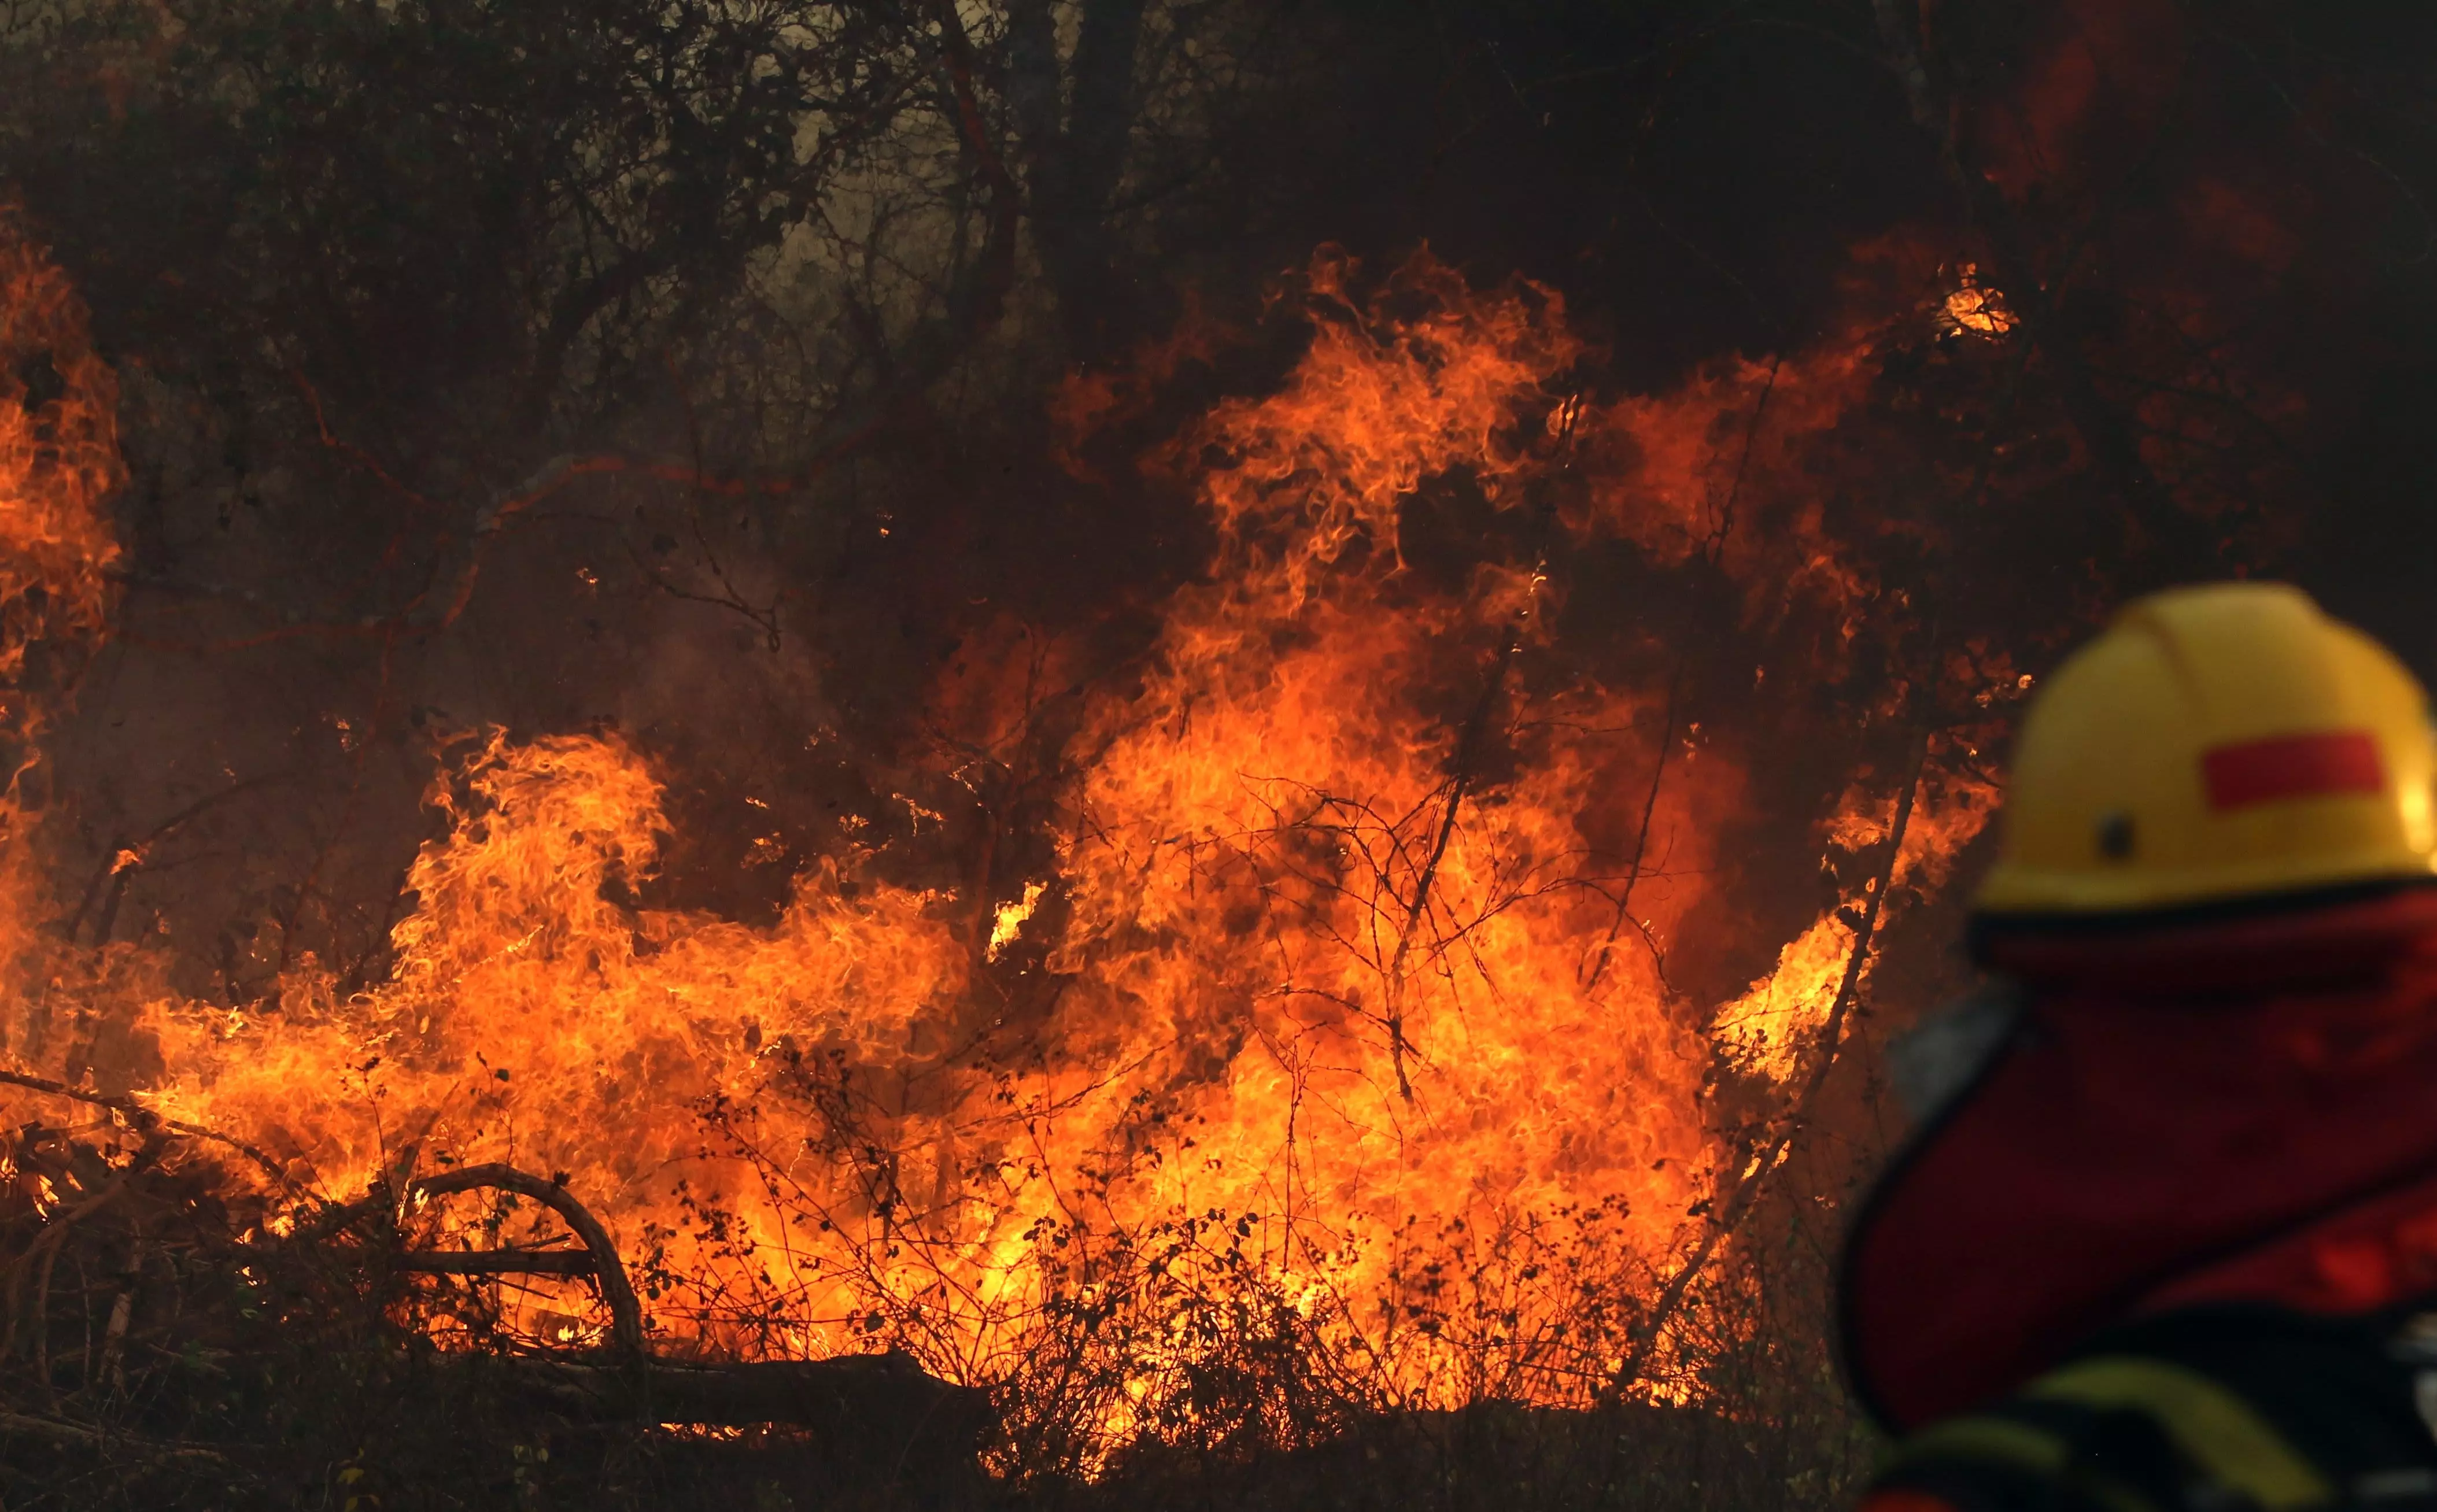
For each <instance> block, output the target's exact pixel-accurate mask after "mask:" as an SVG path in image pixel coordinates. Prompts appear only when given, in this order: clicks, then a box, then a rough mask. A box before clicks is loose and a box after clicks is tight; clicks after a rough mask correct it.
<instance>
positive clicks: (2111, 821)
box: [2098, 808, 2133, 861]
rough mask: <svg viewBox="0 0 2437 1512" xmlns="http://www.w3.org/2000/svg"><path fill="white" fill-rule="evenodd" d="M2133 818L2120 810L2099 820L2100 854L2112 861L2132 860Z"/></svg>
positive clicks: (2100, 817) (2103, 815)
mask: <svg viewBox="0 0 2437 1512" xmlns="http://www.w3.org/2000/svg"><path fill="white" fill-rule="evenodd" d="M2132 841H2133V834H2132V816H2131V815H2130V814H2128V813H2126V812H2125V811H2124V810H2123V809H2121V808H2118V809H2116V810H2114V811H2113V812H2112V813H2107V814H2102V815H2100V816H2099V820H2098V854H2100V855H2101V856H2104V857H2106V858H2107V859H2108V860H2112V861H2123V860H2131V859H2132Z"/></svg>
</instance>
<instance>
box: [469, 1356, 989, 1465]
mask: <svg viewBox="0 0 2437 1512" xmlns="http://www.w3.org/2000/svg"><path fill="white" fill-rule="evenodd" d="M476 1368H480V1369H481V1370H482V1371H484V1372H485V1373H487V1374H488V1375H489V1376H490V1378H491V1379H492V1380H493V1381H495V1382H499V1383H500V1384H503V1385H505V1386H507V1387H509V1388H510V1389H512V1390H514V1391H515V1392H517V1394H518V1395H520V1396H524V1397H526V1398H527V1399H531V1400H533V1401H535V1403H537V1404H540V1405H546V1406H549V1407H550V1408H552V1409H553V1410H555V1411H557V1412H560V1413H563V1414H565V1415H567V1416H570V1417H576V1418H589V1419H624V1420H629V1421H635V1420H640V1421H642V1422H651V1423H686V1424H693V1425H697V1426H702V1427H713V1428H749V1427H759V1426H763V1425H769V1424H780V1425H784V1426H788V1427H795V1428H803V1429H809V1430H812V1431H814V1432H815V1433H816V1434H820V1435H821V1436H823V1437H825V1438H826V1437H832V1436H834V1437H836V1438H838V1439H839V1440H840V1441H841V1442H853V1441H856V1440H865V1441H880V1440H885V1441H886V1442H888V1443H890V1444H891V1445H893V1446H899V1447H903V1446H904V1445H907V1444H909V1443H913V1442H915V1441H920V1443H921V1444H922V1445H924V1446H926V1447H928V1448H932V1449H936V1450H938V1451H953V1452H957V1453H963V1454H971V1453H973V1452H974V1451H976V1450H977V1449H978V1448H979V1447H980V1444H981V1440H982V1436H983V1435H984V1434H986V1433H987V1432H988V1431H989V1430H990V1429H991V1426H992V1424H993V1421H994V1416H993V1413H992V1409H991V1401H990V1394H989V1393H988V1392H985V1391H982V1390H980V1389H979V1388H977V1387H973V1386H958V1385H953V1384H951V1383H949V1382H944V1381H941V1380H939V1379H938V1378H937V1377H935V1376H932V1375H930V1374H928V1373H926V1372H925V1371H924V1370H923V1369H922V1368H921V1366H920V1365H918V1364H915V1363H914V1362H913V1360H912V1359H911V1358H909V1357H908V1356H905V1355H903V1354H884V1355H849V1356H846V1357H843V1358H840V1359H834V1360H770V1361H755V1362H747V1363H743V1364H695V1363H691V1362H680V1361H673V1360H661V1359H645V1360H642V1361H640V1362H629V1363H616V1362H605V1363H599V1364H595V1363H591V1362H585V1361H573V1360H560V1359H551V1358H547V1357H538V1356H504V1357H489V1358H483V1359H480V1360H479V1362H478V1364H476Z"/></svg>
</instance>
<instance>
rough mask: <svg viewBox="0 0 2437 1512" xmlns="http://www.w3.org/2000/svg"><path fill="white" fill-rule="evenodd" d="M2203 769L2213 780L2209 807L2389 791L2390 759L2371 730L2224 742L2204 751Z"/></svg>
mask: <svg viewBox="0 0 2437 1512" xmlns="http://www.w3.org/2000/svg"><path fill="white" fill-rule="evenodd" d="M2200 772H2201V774H2202V775H2203V776H2205V777H2206V778H2207V780H2208V795H2209V807H2210V808H2217V809H2226V808H2249V807H2250V806H2251V805H2253V804H2255V803H2273V802H2275V801H2276V800H2277V799H2280V798H2317V797H2323V796H2325V795H2326V794H2329V793H2343V792H2356V793H2362V792H2365V793H2370V794H2376V793H2381V792H2384V791H2386V763H2385V762H2384V761H2383V760H2381V759H2380V758H2379V756H2378V754H2377V741H2376V739H2375V738H2373V737H2372V736H2371V735H2370V733H2369V732H2368V731H2366V730H2340V731H2337V732H2335V733H2333V734H2328V735H2287V736H2279V737H2278V738H2276V739H2272V740H2246V741H2244V742H2243V743H2242V744H2240V745H2221V746H2218V748H2217V749H2216V750H2214V751H2207V752H2203V753H2202V754H2201V756H2200Z"/></svg>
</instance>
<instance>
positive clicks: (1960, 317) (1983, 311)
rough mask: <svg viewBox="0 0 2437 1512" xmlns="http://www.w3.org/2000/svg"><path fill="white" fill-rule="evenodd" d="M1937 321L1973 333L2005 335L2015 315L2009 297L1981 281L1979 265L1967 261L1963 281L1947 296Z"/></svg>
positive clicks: (2009, 330) (2010, 327) (1976, 334)
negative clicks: (2008, 303) (2007, 299)
mask: <svg viewBox="0 0 2437 1512" xmlns="http://www.w3.org/2000/svg"><path fill="white" fill-rule="evenodd" d="M1938 324H1939V325H1940V326H1942V327H1944V328H1945V329H1947V330H1950V331H1969V332H1971V333H1972V335H1974V336H2006V335H2009V334H2011V333H2012V331H2013V329H2014V324H2015V317H2014V312H2013V311H2012V310H2010V309H2008V308H2007V306H2006V296H2005V295H2003V294H2000V293H1999V292H1997V291H1996V290H1995V289H1993V288H1990V287H1986V286H1985V285H1983V284H1982V283H1981V282H1980V269H1979V268H1978V267H1977V266H1975V265H1974V264H1972V263H1965V264H1964V265H1963V270H1962V282H1961V283H1960V284H1959V285H1957V286H1956V287H1955V291H1954V292H1953V293H1951V294H1949V295H1947V296H1946V304H1945V306H1944V307H1943V308H1942V309H1940V310H1939V312H1938Z"/></svg>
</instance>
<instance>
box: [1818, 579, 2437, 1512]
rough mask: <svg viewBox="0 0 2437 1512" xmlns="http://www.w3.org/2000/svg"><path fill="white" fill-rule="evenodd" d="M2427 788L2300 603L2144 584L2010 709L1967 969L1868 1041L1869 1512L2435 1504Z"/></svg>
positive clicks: (2371, 683)
mask: <svg viewBox="0 0 2437 1512" xmlns="http://www.w3.org/2000/svg"><path fill="white" fill-rule="evenodd" d="M2432 781H2437V741H2433V740H2432V736H2431V731H2430V726H2429V711H2428V700H2427V696H2426V695H2425V693H2424V692H2423V691H2422V689H2421V687H2420V686H2419V685H2418V684H2417V683H2416V682H2415V681H2414V680H2413V679H2412V677H2411V673H2410V672H2408V671H2406V670H2405V669H2404V668H2403V666H2402V665H2401V664H2400V663H2399V662H2398V661H2396V660H2395V658H2394V657H2393V655H2391V654H2390V653H2388V652H2386V651H2385V650H2384V649H2383V648H2382V647H2380V646H2379V645H2377V644H2376V642H2375V641H2373V640H2371V639H2370V638H2368V637H2367V636H2365V635H2363V634H2360V633H2359V632H2358V631H2356V630H2353V629H2351V628H2350V627H2348V626H2345V625H2342V624H2339V623H2337V622H2335V621H2333V620H2331V619H2329V618H2327V617H2325V616H2324V615H2323V614H2322V613H2321V612H2320V610H2319V608H2318V607H2317V605H2315V604H2314V603H2312V602H2311V601H2310V600H2309V599H2308V598H2306V596H2305V595H2303V594H2302V593H2300V592H2298V591H2297V590H2295V589H2292V588H2289V587H2284V586H2280V585H2273V584H2265V583H2222V584H2215V585H2210V586H2205V587H2194V588H2183V589H2177V590H2174V591H2171V592H2168V593H2164V594H2160V595H2157V596H2155V597H2153V598H2150V599H2147V600H2142V601H2140V602H2138V603H2135V604H2133V605H2131V606H2130V608H2129V609H2127V610H2126V611H2125V612H2124V613H2123V614H2122V616H2121V617H2118V618H2117V619H2116V621H2115V622H2114V624H2113V626H2112V627H2111V628H2109V629H2108V630H2107V631H2106V632H2105V633H2104V634H2101V635H2099V636H2098V637H2097V638H2096V639H2095V640H2094V641H2093V642H2092V643H2091V644H2089V645H2088V646H2087V647H2085V648H2084V649H2082V650H2081V651H2080V652H2078V654H2076V655H2075V656H2073V657H2072V658H2071V659H2069V660H2068V661H2067V662H2066V663H2065V664H2064V666H2063V667H2062V668H2060V669H2059V670H2058V671H2057V673H2056V674H2055V676H2054V677H2053V678H2052V679H2051V680H2050V682H2049V684H2048V686H2045V687H2044V688H2043V689H2042V691H2041V693H2040V695H2039V697H2038V698H2037V699H2036V700H2035V701H2034V703H2033V704H2032V706H2031V707H2030V709H2029V711H2028V714H2027V716H2026V718H2025V721H2024V724H2023V730H2022V736H2021V740H2020V745H2019V748H2018V750H2017V753H2016V758H2015V763H2014V775H2013V785H2012V791H2011V793H2010V796H2009V801H2008V805H2007V813H2006V816H2005V820H2004V830H2003V834H2002V837H2001V849H2000V855H1999V858H1998V860H1997V862H1996V864H1995V866H1994V868H1993V869H1992V871H1991V872H1990V876H1989V878H1988V880H1987V882H1986V883H1985V884H1984V885H1983V887H1982V889H1981V891H1980V893H1979V895H1978V896H1977V897H1976V898H1975V899H1974V902H1973V912H1972V925H1971V932H1970V941H1971V947H1972V954H1973V956H1974V958H1975V960H1976V961H1977V962H1978V963H1979V965H1981V966H1982V967H1983V968H1984V969H1985V970H1986V971H1987V972H1988V973H1989V980H1990V982H1991V983H1992V985H1991V986H1990V987H1989V988H1988V989H1987V990H1985V991H1983V992H1982V993H1981V994H1979V995H1977V996H1975V997H1974V998H1973V999H1970V1000H1968V1001H1967V1002H1965V1003H1964V1004H1963V1005H1961V1006H1959V1007H1957V1008H1955V1009H1953V1010H1951V1011H1949V1012H1948V1013H1947V1014H1945V1015H1943V1016H1941V1017H1937V1018H1936V1019H1934V1020H1932V1021H1931V1022H1930V1023H1928V1024H1927V1025H1926V1026H1924V1027H1923V1028H1922V1029H1920V1030H1919V1031H1916V1032H1915V1033H1914V1034H1912V1035H1911V1036H1909V1037H1908V1038H1907V1039H1906V1040H1905V1041H1904V1042H1902V1044H1900V1045H1899V1046H1898V1047H1897V1048H1896V1051H1894V1052H1892V1053H1891V1057H1890V1060H1891V1066H1892V1070H1893V1073H1894V1080H1895V1082H1896V1084H1897V1087H1898V1090H1899V1092H1900V1093H1902V1094H1903V1095H1904V1096H1905V1097H1906V1099H1907V1101H1910V1102H1912V1103H1914V1104H1916V1112H1917V1113H1918V1115H1919V1117H1920V1124H1919V1126H1918V1132H1917V1133H1916V1134H1915V1135H1914V1137H1913V1138H1912V1139H1911V1141H1910V1142H1909V1144H1908V1146H1907V1147H1906V1148H1905V1149H1904V1150H1903V1151H1902V1153H1901V1154H1900V1155H1899V1156H1898V1157H1897V1159H1896V1161H1895V1162H1894V1164H1893V1166H1892V1167H1891V1169H1890V1170H1889V1172H1888V1173H1886V1174H1885V1176H1883V1177H1882V1178H1881V1180H1880V1182H1879V1184H1878V1186H1877V1188H1876V1190H1874V1192H1873V1193H1872V1194H1871V1196H1870V1198H1869V1200H1868V1201H1867V1204H1866V1205H1865V1207H1864V1208H1863V1211H1862V1214H1861V1216H1860V1218H1859V1220H1858V1222H1857V1223H1856V1224H1855V1225H1854V1229H1853V1232H1852V1235H1851V1237H1850V1242H1849V1245H1848V1248H1847V1251H1846V1256H1845V1262H1844V1274H1843V1278H1842V1287H1841V1299H1840V1305H1841V1312H1842V1328H1843V1333H1844V1340H1843V1343H1844V1350H1845V1357H1846V1363H1847V1365H1848V1369H1849V1371H1850V1377H1851V1379H1852V1382H1853V1383H1854V1385H1855V1387H1856V1389H1857V1390H1858V1392H1859V1394H1860V1396H1861V1398H1862V1399H1863V1400H1864V1402H1865V1403H1866V1404H1867V1406H1868V1407H1869V1409H1870V1410H1871V1412H1872V1414H1873V1415H1874V1416H1876V1417H1878V1418H1879V1420H1880V1421H1881V1423H1882V1424H1883V1425H1884V1426H1885V1427H1886V1428H1888V1429H1889V1430H1890V1431H1891V1432H1892V1433H1894V1434H1896V1435H1897V1437H1896V1445H1895V1448H1894V1449H1893V1450H1892V1451H1891V1452H1890V1453H1889V1455H1888V1458H1887V1461H1886V1463H1885V1466H1884V1467H1883V1468H1882V1469H1881V1471H1880V1473H1879V1475H1878V1477H1877V1479H1876V1480H1875V1481H1874V1483H1873V1484H1872V1486H1871V1487H1870V1489H1869V1490H1868V1491H1867V1492H1866V1494H1865V1497H1864V1501H1863V1503H1862V1504H1863V1507H1864V1508H1865V1512H2031V1509H2034V1508H2038V1509H2058V1512H2064V1509H2071V1512H2184V1509H2192V1512H2198V1509H2203V1508H2209V1509H2235V1508H2262V1509H2268V1512H2285V1509H2295V1508H2309V1507H2356V1506H2360V1507H2371V1506H2392V1507H2410V1506H2420V1507H2428V1508H2437V1438H2432V1434H2431V1424H2432V1422H2437V885H2432V883H2437V817H2433V816H2432V814H2431V787H2432Z"/></svg>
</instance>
